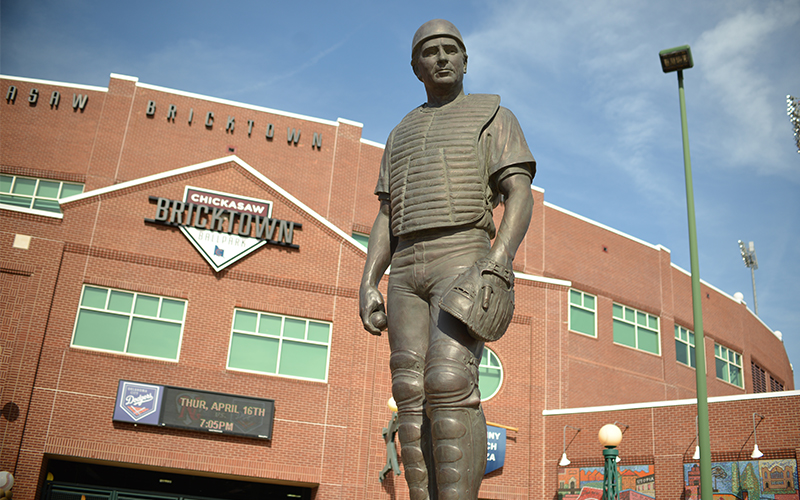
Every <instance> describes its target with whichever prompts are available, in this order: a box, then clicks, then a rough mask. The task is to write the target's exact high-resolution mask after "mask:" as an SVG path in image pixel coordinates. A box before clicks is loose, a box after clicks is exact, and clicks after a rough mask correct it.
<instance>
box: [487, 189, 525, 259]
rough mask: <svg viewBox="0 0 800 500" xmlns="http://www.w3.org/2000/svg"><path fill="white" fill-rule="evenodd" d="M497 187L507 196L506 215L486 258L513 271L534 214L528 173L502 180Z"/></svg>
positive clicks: (504, 214) (504, 213)
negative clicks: (513, 263)
mask: <svg viewBox="0 0 800 500" xmlns="http://www.w3.org/2000/svg"><path fill="white" fill-rule="evenodd" d="M498 188H499V190H500V192H501V193H502V194H503V196H504V197H505V203H504V205H505V212H503V220H502V221H501V222H500V229H498V231H497V237H496V238H495V240H494V244H493V245H492V249H491V250H490V251H489V255H487V257H488V258H489V259H490V260H493V261H495V262H497V263H498V264H501V265H503V266H506V267H507V268H509V269H510V268H511V263H512V261H513V260H514V256H515V255H516V253H517V249H518V248H519V245H520V243H522V239H523V238H524V237H525V233H526V232H527V231H528V226H529V225H530V223H531V214H532V213H533V195H532V194H531V178H530V177H529V176H527V175H525V174H512V175H509V176H507V177H505V178H504V179H502V180H501V181H500V183H499V184H498Z"/></svg>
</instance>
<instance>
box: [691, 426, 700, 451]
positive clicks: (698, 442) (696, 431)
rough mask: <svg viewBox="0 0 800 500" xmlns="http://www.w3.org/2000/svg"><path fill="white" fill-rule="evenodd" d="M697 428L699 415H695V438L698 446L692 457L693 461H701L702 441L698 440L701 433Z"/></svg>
mask: <svg viewBox="0 0 800 500" xmlns="http://www.w3.org/2000/svg"><path fill="white" fill-rule="evenodd" d="M697 427H698V426H697V415H695V416H694V432H695V434H694V438H695V439H696V440H697V446H695V447H694V455H692V460H700V439H699V438H698V436H699V435H700V432H699V431H698V428H697Z"/></svg>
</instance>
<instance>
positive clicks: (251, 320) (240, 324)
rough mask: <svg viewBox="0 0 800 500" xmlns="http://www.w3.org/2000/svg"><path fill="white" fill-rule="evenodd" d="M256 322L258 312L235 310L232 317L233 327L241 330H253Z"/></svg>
mask: <svg viewBox="0 0 800 500" xmlns="http://www.w3.org/2000/svg"><path fill="white" fill-rule="evenodd" d="M256 324H258V314H256V313H251V312H246V311H236V312H235V313H234V317H233V329H234V330H240V331H243V332H255V331H256Z"/></svg>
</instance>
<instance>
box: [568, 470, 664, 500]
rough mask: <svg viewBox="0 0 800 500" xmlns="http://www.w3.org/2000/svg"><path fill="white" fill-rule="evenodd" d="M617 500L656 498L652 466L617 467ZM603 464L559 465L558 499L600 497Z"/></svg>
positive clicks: (601, 493)
mask: <svg viewBox="0 0 800 500" xmlns="http://www.w3.org/2000/svg"><path fill="white" fill-rule="evenodd" d="M619 474H620V490H621V491H620V495H619V498H620V500H652V499H654V498H656V474H655V466H653V465H623V466H620V468H619ZM602 489H603V468H602V467H560V468H559V469H558V498H559V500H600V499H601V497H602V495H603V492H602Z"/></svg>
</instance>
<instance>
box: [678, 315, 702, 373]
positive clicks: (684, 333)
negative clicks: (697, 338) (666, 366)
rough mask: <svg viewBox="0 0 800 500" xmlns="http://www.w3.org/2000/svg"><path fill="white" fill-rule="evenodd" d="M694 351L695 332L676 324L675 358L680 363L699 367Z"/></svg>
mask: <svg viewBox="0 0 800 500" xmlns="http://www.w3.org/2000/svg"><path fill="white" fill-rule="evenodd" d="M694 351H695V345H694V332H693V331H691V330H687V329H686V328H684V327H682V326H679V325H675V358H676V360H677V361H678V363H681V364H684V365H687V366H691V367H692V368H697V360H696V359H695V354H694Z"/></svg>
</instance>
